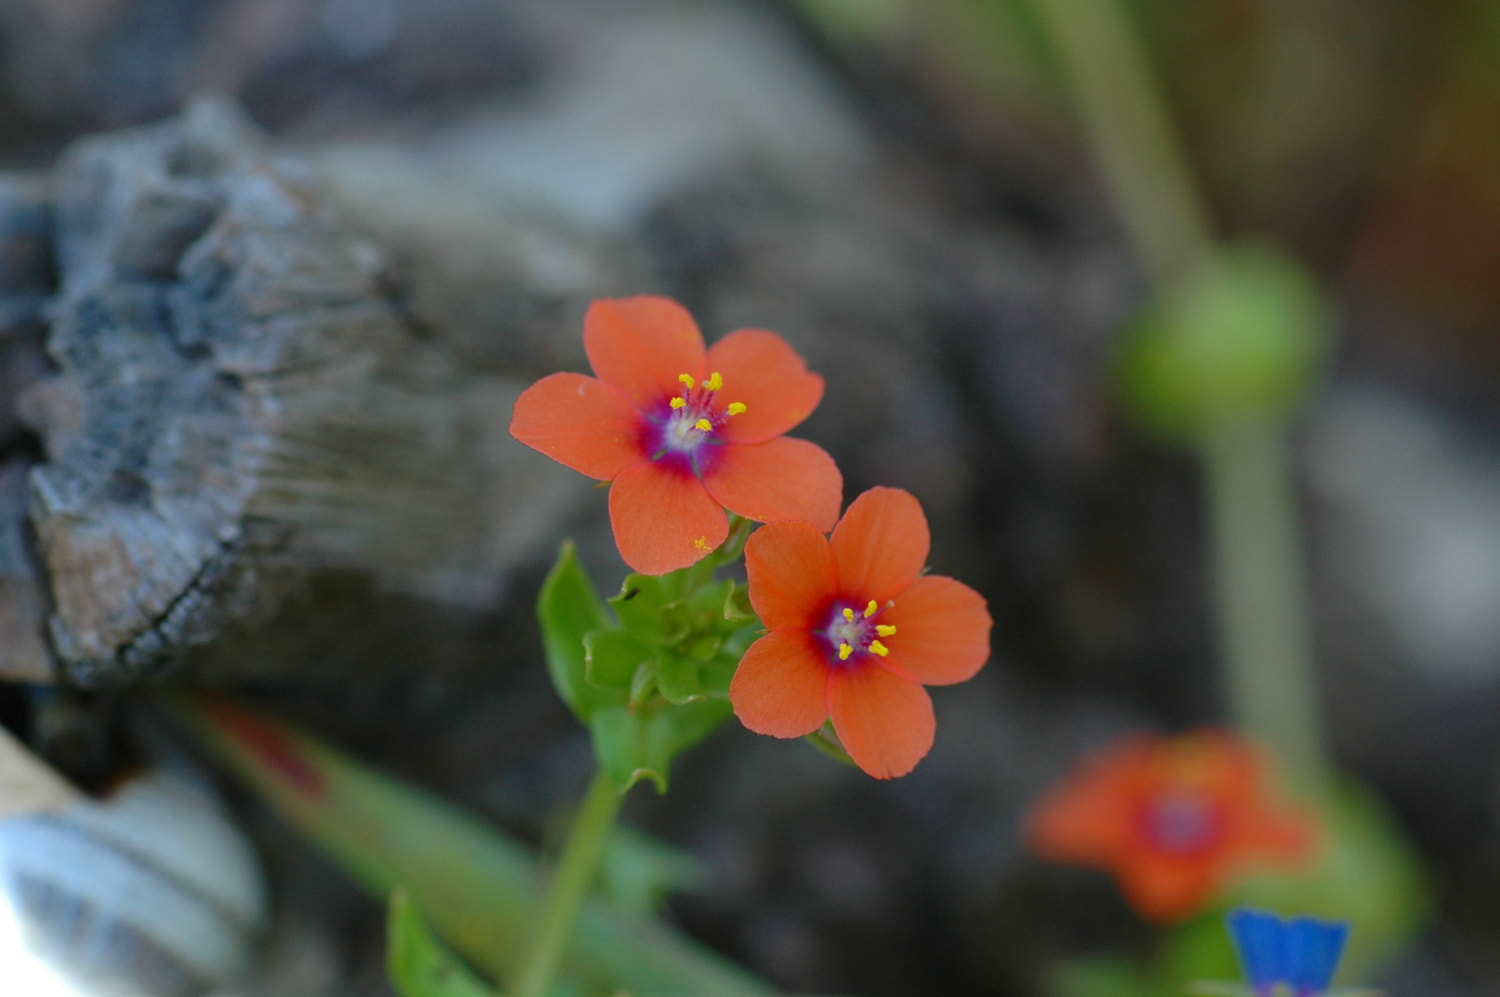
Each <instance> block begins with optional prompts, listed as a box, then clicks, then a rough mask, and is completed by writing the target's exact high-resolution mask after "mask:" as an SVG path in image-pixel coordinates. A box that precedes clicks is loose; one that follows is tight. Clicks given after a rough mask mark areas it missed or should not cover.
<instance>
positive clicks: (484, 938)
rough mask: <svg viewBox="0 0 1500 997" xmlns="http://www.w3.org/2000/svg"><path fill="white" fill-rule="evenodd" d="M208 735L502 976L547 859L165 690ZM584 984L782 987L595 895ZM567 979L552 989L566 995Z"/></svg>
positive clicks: (580, 987) (298, 736) (581, 924)
mask: <svg viewBox="0 0 1500 997" xmlns="http://www.w3.org/2000/svg"><path fill="white" fill-rule="evenodd" d="M156 702H158V703H160V704H162V705H164V706H167V707H169V708H170V709H171V711H172V714H173V715H174V716H175V717H176V718H177V719H179V720H181V721H182V722H183V723H184V724H185V725H186V729H187V730H188V732H190V733H192V734H194V735H196V736H197V738H198V743H199V744H200V745H201V746H202V747H204V748H206V749H208V750H209V751H210V752H211V753H212V754H213V755H214V756H215V757H216V758H217V759H218V760H219V761H220V762H221V763H222V764H224V765H225V766H227V767H228V768H229V769H230V770H231V771H232V772H234V773H235V774H237V775H238V776H240V777H241V778H242V779H244V780H245V782H246V784H247V785H248V786H249V787H250V788H251V789H252V790H253V791H254V792H255V793H256V795H257V796H258V797H259V799H261V800H262V801H263V802H264V803H266V804H267V805H269V806H270V807H271V808H272V809H273V810H274V811H276V812H277V813H278V814H280V816H281V817H282V818H284V819H285V820H286V821H288V822H289V823H290V824H291V825H292V826H293V827H294V828H296V829H298V830H299V831H300V832H301V833H302V834H303V835H304V836H305V837H306V838H307V839H308V840H309V841H311V842H312V843H313V844H315V845H317V846H318V847H320V848H321V849H322V850H323V851H324V852H325V853H327V854H328V855H329V856H331V857H332V858H333V859H334V860H335V861H336V862H337V863H338V864H339V865H340V866H341V867H342V868H343V869H344V870H345V871H346V872H348V873H349V874H350V875H351V876H352V877H353V878H354V879H355V881H356V882H358V883H360V884H361V885H362V886H363V887H364V888H365V889H366V890H368V891H369V892H370V893H371V894H372V895H373V896H376V897H380V898H385V897H388V896H389V895H390V893H391V891H392V890H393V889H395V888H396V887H397V886H403V887H405V888H406V889H408V890H410V892H411V896H412V898H413V899H414V901H415V903H416V904H417V905H419V906H420V908H421V909H422V910H423V911H424V912H426V915H427V917H428V918H429V919H430V922H431V924H432V926H433V928H434V930H435V931H436V932H438V933H439V934H441V935H442V937H443V938H444V939H446V940H447V942H448V943H449V944H451V945H452V946H453V947H454V948H455V949H456V950H458V951H459V952H461V953H463V955H464V956H465V957H466V958H468V959H470V960H472V961H473V962H474V964H475V965H476V966H478V967H479V968H480V969H482V970H483V971H485V972H487V973H489V974H491V975H493V976H495V977H500V978H503V977H505V976H506V974H508V973H512V972H514V971H515V970H516V969H517V968H518V962H517V959H518V955H519V953H520V948H521V946H522V944H523V943H524V940H525V938H526V937H527V936H528V935H529V934H530V932H531V930H532V928H533V926H534V922H535V918H536V898H537V897H538V896H539V895H540V892H539V890H540V885H541V874H542V870H541V868H540V866H539V863H538V861H537V859H536V856H535V855H534V854H532V852H531V851H530V850H529V849H528V848H527V847H526V846H525V845H523V844H522V843H521V842H519V841H517V840H515V839H513V838H511V837H509V836H508V835H506V834H505V833H504V832H502V831H500V830H499V829H498V828H495V827H493V826H491V825H490V824H488V823H487V822H485V821H483V820H481V819H479V818H478V817H477V816H475V815H474V814H471V813H468V812H465V811H463V810H460V809H458V808H457V807H455V806H453V804H451V803H449V802H447V801H445V800H442V799H439V798H437V797H435V796H433V795H432V794H430V793H426V792H423V791H421V790H419V789H417V788H415V787H413V786H411V785H408V784H406V783H402V782H400V781H398V780H396V779H393V778H392V777H390V776H389V775H386V774H383V773H381V772H379V771H376V770H374V769H372V768H370V767H368V766H366V765H363V764H361V763H359V762H358V761H356V760H355V759H353V758H351V757H349V756H348V755H344V754H342V753H340V752H337V751H335V750H333V749H332V748H330V747H329V746H327V745H326V744H322V743H320V742H318V741H316V740H315V739H313V738H312V737H309V736H308V735H306V734H304V733H301V732H299V731H297V730H295V729H293V728H291V727H289V726H287V725H284V724H280V723H276V722H275V721H272V720H270V719H268V718H266V717H263V716H259V715H257V714H254V713H252V712H250V711H248V710H243V709H240V708H239V707H236V706H234V705H233V704H232V703H230V702H229V701H227V700H224V699H221V698H215V697H210V696H205V695H194V696H188V695H183V694H178V695H165V694H163V695H159V696H157V697H156ZM567 982H568V984H569V985H574V984H576V985H577V990H576V991H575V992H581V993H588V994H608V993H614V992H615V991H616V990H617V989H622V988H623V989H626V990H630V991H633V992H635V993H645V994H663V995H665V994H714V995H715V997H751V995H760V994H767V993H770V988H769V987H768V986H767V985H766V984H764V983H762V982H761V981H759V980H757V979H755V978H754V977H752V976H750V975H749V974H747V973H746V972H745V971H744V970H743V969H740V968H739V967H737V966H734V965H732V964H731V963H729V962H727V961H726V960H725V959H723V958H722V957H721V956H718V955H717V954H715V953H712V952H710V951H708V950H707V949H704V948H703V947H701V946H700V945H698V944H697V943H695V942H694V941H692V940H691V939H688V938H686V937H685V936H683V935H681V934H678V933H677V932H675V931H673V930H672V929H671V928H668V927H666V926H665V925H663V924H661V923H660V922H657V921H653V920H649V919H642V918H634V917H627V916H625V915H624V914H622V913H621V912H620V911H618V910H614V909H612V908H609V907H607V906H606V905H604V904H602V903H599V902H596V901H593V900H590V901H588V902H587V903H586V904H585V905H584V909H583V912H582V914H581V915H580V916H579V921H578V927H577V933H576V938H575V943H574V944H573V946H572V947H571V948H570V949H569V952H568V981H567ZM565 989H566V988H565V986H563V985H560V986H559V987H558V989H557V991H555V992H554V997H561V995H562V994H563V993H564V992H565Z"/></svg>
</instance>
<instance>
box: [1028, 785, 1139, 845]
mask: <svg viewBox="0 0 1500 997" xmlns="http://www.w3.org/2000/svg"><path fill="white" fill-rule="evenodd" d="M1135 838H1136V836H1135V829H1134V826H1133V820H1132V808H1131V807H1130V805H1129V801H1128V800H1127V799H1125V798H1124V797H1123V796H1122V794H1120V793H1118V792H1116V791H1114V789H1113V787H1107V786H1101V785H1095V784H1089V783H1081V782H1079V781H1077V777H1074V779H1072V780H1067V781H1064V782H1063V783H1062V784H1061V785H1059V786H1055V787H1053V788H1052V789H1051V790H1049V791H1048V792H1047V793H1046V794H1045V795H1043V796H1042V798H1041V799H1039V800H1037V801H1036V802H1035V803H1034V804H1032V806H1031V809H1030V811H1029V812H1028V813H1027V815H1026V826H1025V839H1026V847H1027V848H1028V849H1030V850H1031V852H1032V854H1034V855H1036V856H1038V857H1039V858H1043V859H1047V860H1048V861H1052V862H1072V863H1076V864H1079V865H1093V866H1099V867H1106V868H1109V867H1113V866H1114V864H1115V863H1116V861H1117V860H1118V859H1119V857H1120V856H1122V855H1125V854H1128V853H1129V851H1130V850H1131V849H1132V848H1133V847H1135V846H1136V841H1135Z"/></svg>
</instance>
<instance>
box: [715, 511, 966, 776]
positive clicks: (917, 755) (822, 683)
mask: <svg viewBox="0 0 1500 997" xmlns="http://www.w3.org/2000/svg"><path fill="white" fill-rule="evenodd" d="M928 546H929V535H928V532H927V518H926V517H925V516H923V515H922V507H921V506H920V505H919V504H917V500H916V499H915V498H913V497H912V496H911V495H910V494H909V493H907V492H904V491H901V490H900V489H899V488H872V489H870V490H869V491H867V492H865V493H864V494H863V495H861V496H860V497H859V498H857V499H855V500H854V501H853V502H852V503H851V504H850V505H849V511H848V512H846V513H844V518H843V519H841V520H839V523H838V525H837V526H836V527H834V530H833V536H832V537H831V538H830V537H825V536H824V535H823V533H822V531H820V530H818V529H817V528H815V527H813V526H809V525H807V524H806V523H771V524H770V525H768V526H763V527H761V528H760V529H759V530H756V531H755V533H753V534H751V536H750V539H749V541H747V542H746V544H745V570H746V571H747V573H748V574H749V580H750V604H751V605H752V606H754V607H755V612H756V613H757V614H759V616H760V619H761V622H763V623H764V624H765V625H766V627H767V629H768V630H769V632H768V633H767V634H766V635H765V636H764V637H762V638H760V639H759V640H757V641H756V642H755V643H754V644H751V645H750V647H749V648H748V649H747V650H746V651H745V656H744V658H743V659H742V660H741V661H740V665H739V669H738V670H737V671H736V672H735V675H734V680H733V681H732V682H731V683H730V686H729V699H730V701H731V702H732V703H733V704H734V712H735V714H736V715H737V716H738V717H739V718H740V721H741V722H742V723H744V725H745V726H746V727H749V728H750V729H751V730H753V731H756V732H757V733H761V734H770V735H772V736H773V737H802V736H804V735H806V734H811V733H812V732H813V731H815V730H817V729H818V728H819V727H820V726H822V724H823V721H824V720H826V719H828V718H829V717H830V716H831V717H832V718H833V729H834V730H835V731H836V732H837V733H838V736H839V740H840V741H842V742H843V745H844V750H845V751H847V752H849V757H850V758H852V759H854V761H855V764H857V765H858V766H859V767H860V768H862V769H864V770H865V771H866V772H868V773H869V774H870V775H872V776H874V777H875V778H877V779H889V778H892V777H894V776H899V775H905V774H906V773H908V772H910V771H911V770H912V769H913V768H914V767H915V766H916V764H917V762H919V761H921V760H922V757H923V756H924V755H926V754H927V751H928V749H929V748H931V747H932V737H933V732H934V728H935V722H934V720H933V716H932V700H931V699H929V698H928V696H927V691H926V690H925V689H923V688H922V686H923V685H949V684H951V683H954V682H962V681H964V680H965V679H967V678H971V677H972V676H973V675H974V673H975V672H977V671H979V669H980V667H981V666H982V665H983V664H984V663H985V662H986V661H987V660H989V656H990V614H989V611H988V610H987V609H986V608H985V604H984V598H983V597H982V596H980V595H979V593H978V592H975V591H974V590H973V589H971V588H969V587H968V586H967V585H964V584H962V583H960V582H956V581H954V580H953V579H951V578H942V577H939V576H936V575H923V576H921V577H918V576H919V573H920V572H921V570H922V566H923V565H924V564H925V563H926V561H927V550H928Z"/></svg>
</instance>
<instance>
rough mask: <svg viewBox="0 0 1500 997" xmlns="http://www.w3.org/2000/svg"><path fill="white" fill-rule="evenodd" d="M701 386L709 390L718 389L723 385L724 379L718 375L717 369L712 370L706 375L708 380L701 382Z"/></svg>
mask: <svg viewBox="0 0 1500 997" xmlns="http://www.w3.org/2000/svg"><path fill="white" fill-rule="evenodd" d="M703 386H704V387H705V388H707V389H708V390H709V391H718V390H719V389H720V388H722V387H724V379H723V378H722V377H720V376H719V372H718V371H714V372H713V373H712V374H710V375H708V380H707V381H704V382H703Z"/></svg>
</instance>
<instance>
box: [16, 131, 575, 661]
mask: <svg viewBox="0 0 1500 997" xmlns="http://www.w3.org/2000/svg"><path fill="white" fill-rule="evenodd" d="M56 190H57V247H58V253H57V268H58V273H59V277H60V281H59V287H58V293H57V297H56V299H55V300H54V301H53V302H52V304H51V307H50V313H51V319H52V323H51V329H50V333H49V335H48V339H47V351H48V353H49V354H50V356H51V358H52V360H53V361H54V362H55V364H56V367H57V371H56V373H55V374H53V375H51V376H49V377H47V378H45V379H42V380H40V381H38V382H36V383H33V384H32V385H31V386H30V387H29V388H27V389H26V391H25V392H24V393H23V395H22V397H21V401H20V410H21V414H22V416H23V417H24V418H25V419H26V420H27V421H29V422H30V423H31V424H32V425H33V426H34V427H35V429H36V431H37V432H38V433H39V435H40V437H41V439H42V442H43V444H44V446H45V452H46V459H45V461H44V462H42V463H39V464H37V465H36V466H34V467H33V468H32V469H31V471H30V496H29V519H30V529H32V530H34V533H35V538H36V543H35V550H36V551H37V553H38V555H39V557H40V563H39V564H37V565H34V567H35V569H36V574H37V575H38V576H40V577H42V578H44V579H45V581H46V587H47V590H48V591H47V595H48V597H49V598H50V603H51V606H50V619H49V623H48V628H47V639H48V643H49V644H50V647H51V650H52V652H53V653H54V654H55V656H56V658H57V660H58V662H59V663H60V664H61V665H62V667H63V668H64V669H65V671H66V673H67V675H68V676H70V677H71V678H72V679H73V680H74V681H77V682H82V683H86V684H91V683H101V682H115V681H124V680H129V679H131V678H135V677H139V676H143V675H150V674H155V673H158V672H160V671H161V670H162V669H163V667H164V666H165V665H166V664H167V663H170V662H171V661H173V660H175V659H177V658H179V657H180V656H181V654H182V652H183V651H185V650H186V649H188V648H191V647H195V646H200V645H204V644H206V643H209V642H211V641H213V640H214V638H215V637H216V636H217V635H218V634H219V633H220V632H221V631H222V630H223V628H224V627H225V626H226V625H228V624H230V623H233V622H238V621H244V620H246V619H252V618H264V617H265V616H266V615H267V614H269V613H271V612H273V611H274V610H275V609H276V608H277V607H278V606H280V605H281V604H282V603H283V602H285V601H286V599H287V598H288V597H289V596H291V595H294V594H296V593H297V592H299V591H302V590H303V589H304V588H305V585H306V583H307V582H308V579H309V578H310V576H311V575H312V574H313V573H315V572H318V571H323V570H333V571H352V572H355V573H365V574H368V575H370V576H371V577H373V578H375V579H376V580H377V584H378V586H380V587H383V588H389V589H393V590H398V591H402V592H405V593H408V594H414V595H416V596H418V597H420V598H424V599H429V600H435V601H437V602H440V603H447V604H454V603H457V604H465V605H468V606H471V607H473V606H480V605H483V604H485V603H486V602H487V601H489V600H491V599H492V598H493V597H494V595H495V593H496V592H497V591H498V586H499V585H500V584H501V582H502V579H503V573H504V571H505V569H506V567H507V566H508V565H509V564H511V563H513V561H514V559H515V557H516V556H517V551H518V550H519V546H518V545H517V544H516V542H515V537H514V536H513V534H510V533H507V532H506V530H505V525H506V522H507V517H508V516H509V515H510V514H511V513H512V511H513V510H514V508H515V505H514V503H512V502H509V501H508V496H507V493H506V491H505V489H504V488H503V487H502V481H503V478H504V475H505V470H506V462H507V460H509V459H511V458H510V457H509V456H508V451H507V448H506V447H505V445H504V444H503V443H502V441H503V440H504V433H505V426H506V424H507V421H508V412H509V404H510V401H511V399H512V398H513V397H514V394H515V392H516V391H517V390H518V389H519V385H518V384H516V383H513V382H509V381H507V380H505V379H502V378H495V377H488V376H475V375H473V374H471V373H468V372H465V371H463V370H460V369H458V368H457V365H456V364H455V363H454V358H453V356H452V355H451V351H449V350H448V349H447V348H446V347H445V346H444V345H443V344H442V343H441V342H439V341H436V340H432V339H424V338H423V336H422V334H421V331H420V330H418V329H417V328H415V327H414V326H413V324H412V323H410V322H409V321H408V320H407V319H406V317H405V315H404V312H403V309H402V308H401V305H400V302H399V301H398V299H397V297H396V296H395V294H394V293H393V290H392V288H391V287H390V286H389V284H388V282H387V281H386V274H387V268H386V262H385V257H384V255H383V253H382V251H381V249H380V247H379V246H378V245H376V244H375V243H374V242H373V241H371V240H370V239H369V238H367V237H364V236H362V235H360V234H358V233H356V232H355V231H353V230H352V229H351V228H350V227H349V226H348V225H347V224H346V223H344V222H343V221H342V220H341V219H340V218H339V217H337V215H336V214H335V213H334V212H333V211H331V210H329V209H328V207H327V206H326V205H325V203H324V201H323V199H321V198H320V196H319V195H318V193H317V191H316V190H315V189H314V188H312V187H311V186H308V185H306V184H305V183H300V182H298V181H297V180H295V179H293V178H292V177H291V176H290V171H289V170H287V169H286V168H284V167H282V166H279V165H277V164H276V163H274V162H273V161H272V160H271V159H270V158H269V157H268V156H267V155H266V154H265V152H264V150H263V149H262V148H261V146H260V143H259V141H258V137H257V135H256V133H255V132H254V130H253V129H252V128H251V127H249V126H248V125H247V124H245V123H244V122H243V121H242V119H240V117H239V116H238V114H237V112H235V111H234V110H233V109H232V108H231V107H230V106H229V105H226V104H222V103H218V102H204V103H200V104H197V105H195V106H194V107H193V108H192V109H190V110H189V111H188V112H187V113H185V114H184V115H183V116H182V117H181V118H179V119H174V120H172V121H168V122H166V123H164V124H160V125H156V126H152V127H148V128H143V129H138V130H134V131H128V132H123V133H116V134H111V135H105V136H99V137H95V138H90V139H87V140H84V141H81V142H79V143H78V144H77V145H76V146H74V147H73V148H72V149H71V150H70V152H69V153H68V154H67V155H66V156H65V158H64V160H63V161H62V163H61V164H60V165H59V167H58V170H57V176H56ZM563 487H564V489H565V493H566V492H569V491H572V490H574V488H575V486H574V485H573V484H571V483H569V484H567V485H565V486H563ZM545 505H546V506H547V508H549V509H551V510H554V511H558V512H561V511H565V510H566V509H567V507H568V505H569V503H568V502H567V501H566V494H563V495H561V496H559V500H558V501H553V502H550V503H545ZM528 507H529V508H531V509H535V508H536V505H535V503H530V504H529V505H528ZM6 509H11V507H10V506H7V505H0V510H6ZM11 521H12V523H13V522H14V514H13V509H12V510H11ZM11 532H12V533H15V532H16V531H15V530H12V531H11ZM0 577H3V576H0ZM8 601H10V602H13V603H15V605H13V606H10V607H9V608H8V609H7V608H0V621H3V620H5V619H6V618H7V617H6V615H5V614H6V613H7V612H8V613H9V614H10V617H12V618H15V617H17V616H19V620H18V621H17V622H15V623H14V624H13V625H14V626H19V627H21V628H22V629H25V627H26V625H27V620H28V619H29V617H27V616H26V615H25V614H24V612H23V609H24V606H23V605H22V603H23V602H24V600H16V599H10V600H8ZM3 606H4V604H0V607H3ZM18 607H19V608H18Z"/></svg>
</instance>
